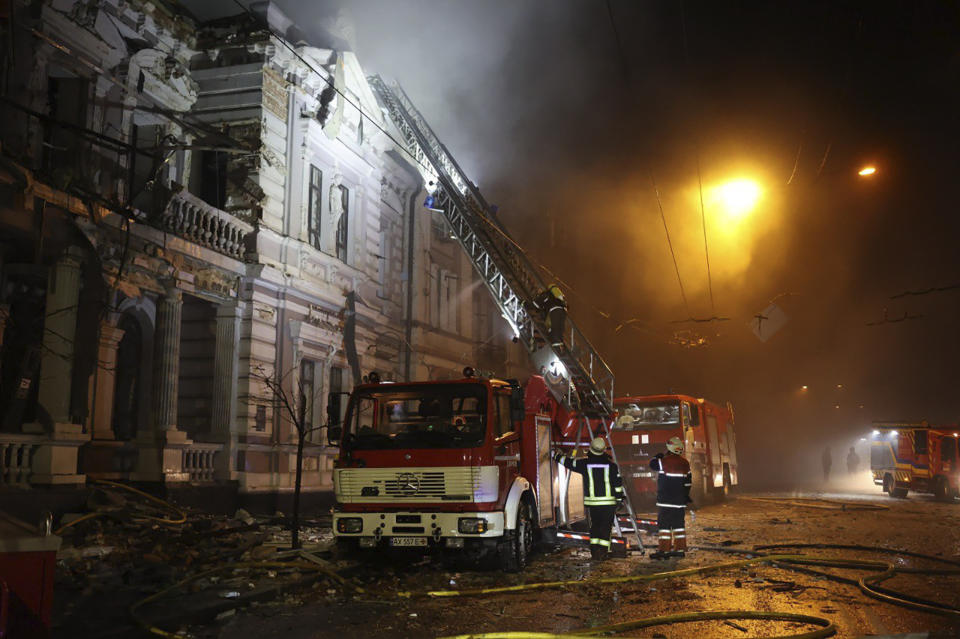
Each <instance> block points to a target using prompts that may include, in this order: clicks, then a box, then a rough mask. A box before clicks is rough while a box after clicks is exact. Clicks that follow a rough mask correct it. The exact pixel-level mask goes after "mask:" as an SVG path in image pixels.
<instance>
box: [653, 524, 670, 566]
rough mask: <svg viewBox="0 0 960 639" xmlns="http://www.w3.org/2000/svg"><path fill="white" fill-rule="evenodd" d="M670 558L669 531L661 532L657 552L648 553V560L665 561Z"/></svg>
mask: <svg viewBox="0 0 960 639" xmlns="http://www.w3.org/2000/svg"><path fill="white" fill-rule="evenodd" d="M668 557H670V531H669V530H661V531H660V538H659V544H658V546H657V552H652V553H650V559H667V558H668Z"/></svg>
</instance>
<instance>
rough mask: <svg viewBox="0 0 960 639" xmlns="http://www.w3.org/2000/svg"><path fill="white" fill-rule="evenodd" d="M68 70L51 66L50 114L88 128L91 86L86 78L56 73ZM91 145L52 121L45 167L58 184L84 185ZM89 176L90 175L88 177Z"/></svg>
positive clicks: (45, 139) (45, 138) (46, 136)
mask: <svg viewBox="0 0 960 639" xmlns="http://www.w3.org/2000/svg"><path fill="white" fill-rule="evenodd" d="M54 73H66V72H63V71H59V70H57V69H55V68H54V69H51V76H50V77H49V78H48V79H47V105H48V108H49V113H50V116H51V117H52V118H53V119H54V120H59V121H61V122H65V123H67V124H72V125H73V126H78V127H86V124H87V121H86V120H87V92H88V91H89V85H88V83H87V81H86V80H85V79H83V78H77V77H69V76H68V77H64V76H63V75H52V74H54ZM88 148H89V144H88V143H87V142H85V141H84V139H83V137H82V136H81V135H80V134H79V133H78V132H77V131H76V130H74V129H68V128H65V127H61V126H57V125H56V124H55V123H51V124H50V126H48V127H46V128H45V129H44V136H43V154H42V158H43V168H44V170H46V171H47V172H49V173H51V174H52V175H53V176H54V179H55V181H56V182H57V186H59V187H61V188H67V187H69V186H70V185H71V184H83V183H84V177H85V174H86V173H88V172H89V171H90V168H91V167H90V165H89V161H90V160H91V158H90V157H88V154H87V153H85V150H87V149H88ZM87 177H89V176H87Z"/></svg>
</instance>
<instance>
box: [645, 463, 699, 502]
mask: <svg viewBox="0 0 960 639" xmlns="http://www.w3.org/2000/svg"><path fill="white" fill-rule="evenodd" d="M650 468H652V469H653V470H655V471H657V506H659V507H661V508H686V506H687V504H688V503H689V502H690V486H691V485H692V484H693V478H692V475H691V474H690V463H689V462H688V461H687V460H686V459H684V458H683V457H681V456H680V455H675V454H674V453H667V454H666V455H664V456H663V457H654V458H653V459H652V460H651V461H650Z"/></svg>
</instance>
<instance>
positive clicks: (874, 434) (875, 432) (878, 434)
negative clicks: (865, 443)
mask: <svg viewBox="0 0 960 639" xmlns="http://www.w3.org/2000/svg"><path fill="white" fill-rule="evenodd" d="M872 434H873V436H874V437H879V436H880V431H879V430H875V431H873V433H872Z"/></svg>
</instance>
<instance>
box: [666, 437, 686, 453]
mask: <svg viewBox="0 0 960 639" xmlns="http://www.w3.org/2000/svg"><path fill="white" fill-rule="evenodd" d="M667 450H669V451H670V452H671V453H673V454H674V455H682V454H683V440H682V439H680V438H679V437H671V438H670V439H669V441H667Z"/></svg>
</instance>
